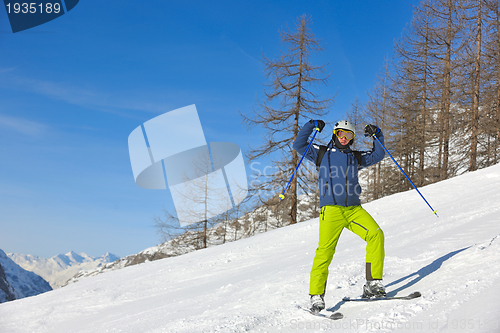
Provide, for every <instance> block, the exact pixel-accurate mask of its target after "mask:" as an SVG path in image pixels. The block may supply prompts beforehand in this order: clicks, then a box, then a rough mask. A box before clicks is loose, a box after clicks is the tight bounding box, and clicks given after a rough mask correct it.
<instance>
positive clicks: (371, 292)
mask: <svg viewBox="0 0 500 333" xmlns="http://www.w3.org/2000/svg"><path fill="white" fill-rule="evenodd" d="M386 296H387V293H386V292H385V287H384V285H383V283H382V280H373V281H366V284H365V285H364V286H363V296H362V298H373V297H375V298H379V297H386Z"/></svg>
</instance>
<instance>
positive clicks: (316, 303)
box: [311, 295, 325, 312]
mask: <svg viewBox="0 0 500 333" xmlns="http://www.w3.org/2000/svg"><path fill="white" fill-rule="evenodd" d="M324 308H325V300H324V295H311V311H312V312H320V311H321V310H323V309H324Z"/></svg>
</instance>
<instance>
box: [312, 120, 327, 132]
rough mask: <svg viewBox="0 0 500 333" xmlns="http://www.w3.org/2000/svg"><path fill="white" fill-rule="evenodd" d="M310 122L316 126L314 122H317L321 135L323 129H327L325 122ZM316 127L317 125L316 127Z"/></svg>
mask: <svg viewBox="0 0 500 333" xmlns="http://www.w3.org/2000/svg"><path fill="white" fill-rule="evenodd" d="M309 122H310V123H311V124H313V125H314V122H317V123H318V128H319V132H320V133H321V131H322V130H323V128H325V122H324V121H323V120H312V119H311V120H309ZM315 126H316V125H315Z"/></svg>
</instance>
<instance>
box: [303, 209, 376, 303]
mask: <svg viewBox="0 0 500 333" xmlns="http://www.w3.org/2000/svg"><path fill="white" fill-rule="evenodd" d="M344 228H346V229H349V230H350V231H352V232H354V233H355V234H356V235H358V236H359V237H361V238H362V239H363V240H365V241H366V279H367V280H381V279H382V273H383V268H384V257H385V252H384V233H383V231H382V229H380V227H379V226H378V224H377V222H375V220H374V219H373V218H372V217H371V216H370V214H368V212H367V211H366V210H365V209H364V208H362V207H361V206H349V207H343V206H323V207H322V208H321V214H320V216H319V243H318V248H317V249H316V256H315V257H314V261H313V266H312V269H311V280H310V286H309V294H310V295H321V294H324V292H325V287H326V280H327V278H328V266H330V263H331V261H332V258H333V255H334V253H335V248H336V246H337V243H338V240H339V237H340V234H341V233H342V230H343V229H344Z"/></svg>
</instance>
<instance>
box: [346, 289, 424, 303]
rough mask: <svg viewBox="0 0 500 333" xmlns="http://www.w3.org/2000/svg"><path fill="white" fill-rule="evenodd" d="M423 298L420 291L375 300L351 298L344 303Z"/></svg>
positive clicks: (347, 298)
mask: <svg viewBox="0 0 500 333" xmlns="http://www.w3.org/2000/svg"><path fill="white" fill-rule="evenodd" d="M420 296H422V294H420V293H419V292H418V291H415V292H414V293H411V294H409V295H407V296H392V297H391V296H386V297H373V298H350V297H344V298H343V299H342V300H343V301H344V302H373V301H388V300H398V299H399V300H410V299H415V298H419V297H420Z"/></svg>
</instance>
